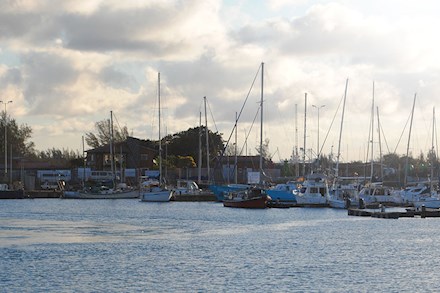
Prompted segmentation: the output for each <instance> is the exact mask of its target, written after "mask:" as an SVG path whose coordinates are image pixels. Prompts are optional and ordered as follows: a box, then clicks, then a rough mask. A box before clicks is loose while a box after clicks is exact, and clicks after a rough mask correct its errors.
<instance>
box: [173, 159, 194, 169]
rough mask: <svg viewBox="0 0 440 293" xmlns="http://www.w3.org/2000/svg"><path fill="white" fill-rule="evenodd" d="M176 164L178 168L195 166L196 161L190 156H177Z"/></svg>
mask: <svg viewBox="0 0 440 293" xmlns="http://www.w3.org/2000/svg"><path fill="white" fill-rule="evenodd" d="M176 165H177V167H178V168H194V167H196V162H195V161H194V158H193V157H191V156H177V164H176Z"/></svg>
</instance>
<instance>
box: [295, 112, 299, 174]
mask: <svg viewBox="0 0 440 293" xmlns="http://www.w3.org/2000/svg"><path fill="white" fill-rule="evenodd" d="M295 170H296V177H298V176H299V156H298V104H295Z"/></svg>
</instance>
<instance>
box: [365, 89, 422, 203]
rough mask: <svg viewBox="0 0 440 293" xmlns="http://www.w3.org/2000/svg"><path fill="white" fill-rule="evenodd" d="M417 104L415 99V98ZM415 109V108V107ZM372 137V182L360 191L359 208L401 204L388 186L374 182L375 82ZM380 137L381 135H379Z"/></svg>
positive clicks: (370, 140)
mask: <svg viewBox="0 0 440 293" xmlns="http://www.w3.org/2000/svg"><path fill="white" fill-rule="evenodd" d="M414 102H415V98H414ZM413 108H414V107H413ZM370 131H371V132H370V135H371V139H369V143H371V158H370V160H371V162H370V164H371V167H370V179H371V182H370V183H369V184H366V185H365V186H364V187H363V188H362V189H361V190H360V191H359V194H358V196H359V206H364V205H367V206H369V205H378V204H392V205H396V204H400V203H401V199H400V196H396V194H395V193H394V192H393V190H392V189H391V188H389V187H387V186H384V185H383V184H382V182H373V181H374V170H373V167H374V158H373V154H374V152H373V145H374V143H373V142H374V140H373V137H374V82H373V101H372V105H371V125H370ZM379 135H380V133H379ZM381 180H382V178H381Z"/></svg>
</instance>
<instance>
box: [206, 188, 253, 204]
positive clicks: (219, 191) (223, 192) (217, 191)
mask: <svg viewBox="0 0 440 293" xmlns="http://www.w3.org/2000/svg"><path fill="white" fill-rule="evenodd" d="M249 187H250V185H248V184H225V185H216V184H211V185H209V189H210V190H211V191H212V192H213V193H214V195H215V197H216V198H217V201H223V200H224V199H225V197H227V195H228V193H229V192H231V191H239V190H244V189H247V188H249Z"/></svg>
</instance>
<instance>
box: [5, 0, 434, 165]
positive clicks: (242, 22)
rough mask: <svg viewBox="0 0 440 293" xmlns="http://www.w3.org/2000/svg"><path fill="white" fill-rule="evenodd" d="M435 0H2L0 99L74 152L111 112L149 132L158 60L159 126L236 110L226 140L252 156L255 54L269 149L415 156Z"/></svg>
mask: <svg viewBox="0 0 440 293" xmlns="http://www.w3.org/2000/svg"><path fill="white" fill-rule="evenodd" d="M438 11H440V2H438V1H427V0H419V1H412V0H399V1H397V0H387V1H379V0H370V1H361V0H351V1H348V0H345V1H343V0H340V1H317V0H314V1H312V0H310V1H309V0H289V1H288V0H268V1H257V0H241V1H240V0H238V1H231V0H227V1H226V0H225V1H220V0H203V1H202V0H186V1H178V0H149V1H147V0H145V1H144V0H131V1H119V0H63V1H56V5H54V1H52V0H34V1H32V0H0V100H1V101H9V100H12V101H13V102H12V103H9V104H7V105H6V110H7V113H8V115H10V116H11V117H12V118H13V119H15V120H16V122H17V123H18V124H27V125H29V126H30V127H31V128H32V129H33V135H32V139H31V140H32V141H33V142H35V145H36V149H38V150H46V149H48V148H53V147H55V148H59V149H69V150H74V151H76V150H79V151H80V152H82V136H83V135H84V134H85V133H86V132H94V131H95V128H94V125H95V122H98V121H102V120H106V119H109V117H110V111H112V112H113V113H114V121H115V127H123V126H126V127H127V128H128V130H129V132H130V135H132V136H134V137H137V138H140V139H157V138H158V136H159V133H158V126H159V123H158V112H159V111H158V98H157V96H158V95H157V88H158V72H160V77H161V79H160V80H161V81H160V88H161V90H160V96H161V99H160V101H161V102H160V103H161V107H160V108H161V136H164V135H166V134H172V133H176V132H180V131H185V130H187V129H188V128H192V127H197V126H198V125H199V121H200V117H202V119H201V120H202V124H205V117H206V120H207V124H208V127H209V129H210V130H212V131H218V132H219V133H222V134H223V138H224V139H225V140H227V139H228V138H229V137H230V136H231V134H232V130H233V127H234V123H235V119H236V115H238V113H241V114H240V117H239V119H238V123H237V146H238V149H239V150H241V153H242V154H248V155H252V154H253V155H255V154H256V150H255V149H256V148H258V145H259V142H260V115H261V112H259V111H260V110H259V106H260V99H261V77H260V74H261V71H259V70H260V66H261V63H264V87H263V93H264V94H263V101H264V102H263V139H264V140H268V141H269V152H270V154H271V155H272V159H273V160H274V161H276V162H277V161H280V160H284V159H289V158H290V157H291V156H292V153H293V151H294V150H295V149H296V148H297V149H300V148H303V146H304V136H305V137H306V144H305V145H306V150H307V154H308V157H313V156H315V155H316V153H317V149H318V142H319V149H322V153H324V154H326V155H329V154H333V155H334V156H336V154H337V152H338V149H339V152H340V160H341V161H354V160H360V161H365V160H366V159H368V156H367V153H368V154H370V153H371V150H373V151H372V152H373V156H374V157H377V156H379V154H380V153H384V154H386V153H388V152H394V151H396V152H397V153H398V154H401V155H403V154H406V151H407V147H408V150H409V152H410V154H412V155H413V156H418V155H419V154H420V153H421V152H423V153H425V154H426V153H427V152H428V150H429V149H430V148H431V146H432V128H433V125H435V124H434V123H433V117H434V115H433V108H434V107H436V104H437V101H438V94H439V93H440V83H439V81H440V80H439V77H440V55H439V52H440V39H439V38H438V33H437V28H438V27H440V18H438V15H436V14H438ZM255 78H256V81H255V82H254V83H253V81H254V79H255ZM347 79H348V88H347V95H346V106H345V114H344V116H343V124H342V125H343V127H342V131H341V119H342V107H340V105H341V101H342V99H343V97H344V92H345V84H346V80H347ZM373 84H374V86H373ZM373 88H374V90H373ZM248 93H249V94H248ZM306 93H307V106H305V94H306ZM373 96H374V115H375V116H374V124H373V129H374V131H373V132H372V133H373V136H372V137H373V138H372V139H371V134H370V133H371V131H370V127H371V119H372V117H373V116H372V109H373V104H372V103H373ZM203 97H206V101H207V103H206V105H207V106H206V109H207V111H206V115H205V110H204V108H205V107H204V99H203ZM415 97H416V99H415V107H414V116H413V120H412V121H413V123H412V127H411V136H410V135H409V130H410V127H409V125H410V122H409V121H410V115H411V112H412V105H413V101H414V98H415ZM245 101H246V103H245ZM243 105H244V106H243ZM0 107H2V108H0V109H2V110H4V108H3V107H5V106H4V105H3V104H2V105H0ZM318 108H319V111H318ZM241 109H243V110H241ZM438 111H440V110H438ZM318 112H319V119H318ZM200 113H201V114H200ZM377 113H379V115H377ZM305 115H306V119H305V118H304V117H305ZM253 121H254V122H253ZM378 121H380V125H381V128H380V129H381V131H380V133H381V135H380V136H379V135H378V133H379V132H378V130H377V128H378V125H379V123H378ZM318 122H319V123H318ZM304 124H306V127H305V125H304ZM318 124H319V128H318ZM340 133H342V135H341V140H340V141H341V144H340V147H338V146H339V137H340ZM304 134H305V135H304ZM246 137H248V139H247V141H246V142H245V138H246ZM409 138H410V139H409ZM234 141H235V134H234V135H232V139H231V142H232V143H233V142H234ZM370 142H371V143H370ZM435 145H436V139H435ZM87 148H88V146H86V149H87ZM369 156H371V155H369Z"/></svg>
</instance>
